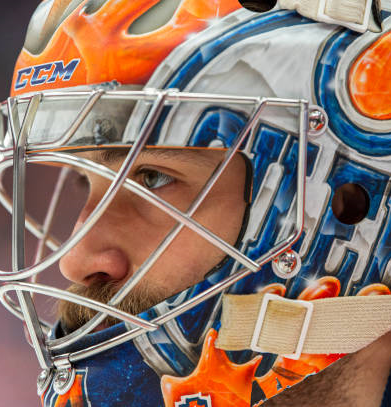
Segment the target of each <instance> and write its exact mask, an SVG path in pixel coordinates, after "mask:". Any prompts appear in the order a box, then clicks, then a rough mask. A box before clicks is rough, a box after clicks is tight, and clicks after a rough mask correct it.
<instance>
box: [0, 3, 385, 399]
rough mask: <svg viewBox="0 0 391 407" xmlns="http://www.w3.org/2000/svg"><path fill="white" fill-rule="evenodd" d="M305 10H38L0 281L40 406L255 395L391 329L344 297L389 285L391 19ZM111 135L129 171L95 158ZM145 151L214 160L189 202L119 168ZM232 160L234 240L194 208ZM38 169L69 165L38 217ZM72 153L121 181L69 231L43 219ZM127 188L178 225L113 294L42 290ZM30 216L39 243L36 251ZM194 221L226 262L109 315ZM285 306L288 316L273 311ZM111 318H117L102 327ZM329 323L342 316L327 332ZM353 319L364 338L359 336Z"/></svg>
mask: <svg viewBox="0 0 391 407" xmlns="http://www.w3.org/2000/svg"><path fill="white" fill-rule="evenodd" d="M294 3H295V5H292V4H291V2H289V1H281V2H279V4H278V5H277V6H276V7H274V8H273V9H272V10H269V11H264V9H263V6H262V4H263V3H260V6H257V5H256V3H251V4H245V6H246V7H247V8H245V7H243V6H242V5H241V4H240V3H238V2H237V1H236V0H229V1H226V0H224V1H220V0H216V1H199V0H197V1H192V0H183V1H169V0H161V1H153V2H151V1H145V0H138V1H132V2H129V1H114V0H89V1H86V0H84V1H83V0H77V1H71V2H66V1H52V0H45V1H43V2H42V3H41V4H40V5H39V7H38V9H37V11H36V12H35V14H34V15H33V17H32V20H31V23H30V25H29V28H28V32H27V39H26V42H25V45H24V48H23V50H22V52H21V54H20V56H19V59H18V61H17V63H16V68H15V73H14V77H13V82H12V88H11V97H10V98H9V99H8V101H7V102H5V103H4V104H3V105H2V112H3V116H4V118H5V120H3V123H4V126H3V127H4V131H3V132H2V137H1V140H2V144H3V146H2V150H1V154H2V160H1V162H0V166H1V171H2V173H3V172H5V170H6V169H7V168H9V167H10V166H12V164H13V177H14V186H13V196H12V199H11V198H9V196H8V195H7V191H6V188H5V186H4V185H2V188H1V195H0V196H1V201H2V203H3V205H4V206H5V207H6V208H7V209H8V210H9V211H10V212H12V213H13V221H12V222H13V223H12V225H13V239H12V241H13V259H12V271H9V270H3V271H2V272H1V274H0V280H2V281H3V282H4V284H3V286H2V287H1V289H0V292H1V300H2V303H3V304H4V306H6V307H7V309H9V310H10V311H11V312H12V313H14V314H16V315H17V316H19V317H20V318H22V319H24V320H25V322H26V326H27V328H28V332H29V337H30V340H31V342H32V344H33V345H34V348H35V351H36V354H37V357H38V360H39V363H40V365H41V367H42V369H43V370H42V373H41V375H40V376H39V378H38V394H39V396H40V397H41V400H42V404H43V405H44V406H51V407H54V406H65V405H71V406H73V405H86V406H89V405H93V406H95V405H109V406H123V405H135V406H136V405H142V406H156V405H163V404H164V405H165V406H167V407H168V406H169V407H185V406H195V405H197V406H208V407H210V406H214V407H216V406H227V405H230V406H235V407H236V406H249V405H251V406H258V405H261V404H262V403H263V402H264V401H265V400H267V399H269V398H271V397H273V396H275V395H276V394H278V393H280V392H281V391H282V390H283V389H285V388H287V387H291V386H293V385H294V384H296V383H298V382H300V381H301V380H303V379H304V378H305V377H307V376H309V375H312V374H315V373H317V372H319V371H321V370H322V369H324V368H325V367H327V366H329V365H330V364H332V363H333V362H335V361H336V360H338V359H339V358H341V357H342V356H343V355H344V354H346V353H350V352H353V351H355V350H358V349H360V348H362V347H364V346H365V345H367V344H368V343H370V342H371V341H373V340H375V339H377V338H378V337H380V336H381V335H382V334H384V333H385V332H387V330H388V329H389V327H390V322H389V321H387V322H384V321H383V320H382V319H381V318H382V317H381V316H379V318H378V319H376V320H374V321H372V320H370V321H368V320H366V319H365V320H364V319H363V317H362V315H359V317H357V318H356V319H357V323H356V325H354V326H353V325H351V326H346V325H347V324H346V320H344V319H343V315H344V312H345V311H344V310H345V308H344V304H347V302H346V301H344V300H346V299H347V300H348V301H350V300H351V299H352V301H356V298H359V301H361V303H362V304H363V306H364V308H365V307H380V306H381V305H380V304H383V303H380V302H376V301H377V300H383V298H382V297H380V296H382V295H384V294H386V295H388V294H390V289H389V287H390V284H391V283H390V276H391V262H390V257H391V253H390V251H389V250H388V248H389V247H390V244H391V236H390V230H391V224H390V222H391V220H390V213H389V211H390V172H391V171H390V156H391V147H390V146H391V143H390V141H391V126H390V118H391V112H390V103H389V96H390V90H391V89H390V80H389V77H388V76H389V74H388V71H387V69H386V67H387V58H388V55H389V53H390V52H389V51H390V47H391V36H390V33H389V26H390V24H391V19H389V18H388V14H389V13H388V11H387V10H383V11H382V14H381V19H382V20H383V21H381V28H380V25H379V24H380V20H381V19H380V14H379V15H378V14H377V13H376V7H375V5H374V6H373V8H372V7H371V2H362V3H364V4H366V6H365V7H363V8H362V10H361V9H359V10H361V13H358V14H357V15H352V14H351V11H352V10H350V11H349V12H348V13H347V14H345V13H344V12H343V10H342V11H341V10H339V9H338V7H337V9H335V8H333V7H332V6H331V5H329V3H330V2H326V5H325V6H324V10H322V9H321V8H322V7H321V6H319V10H318V9H317V10H315V11H314V10H311V9H307V8H305V7H304V6H300V4H299V5H298V6H297V4H296V3H297V2H294ZM298 3H300V2H298ZM331 3H332V2H331ZM358 3H360V4H361V2H358ZM243 4H244V3H243ZM356 6H357V5H356ZM356 6H355V7H356ZM294 7H297V10H295V9H294ZM355 10H356V9H355ZM368 28H369V29H368ZM119 148H124V149H126V151H128V150H129V152H128V153H127V155H126V158H125V160H124V162H123V164H122V165H121V168H120V169H119V170H118V172H115V171H112V170H111V169H109V168H105V167H104V166H103V165H102V164H99V163H97V162H94V161H92V160H89V159H88V158H86V157H85V156H84V155H83V152H86V151H96V150H107V149H110V150H112V149H119ZM143 149H169V150H170V151H171V150H173V149H175V150H177V149H183V150H186V151H190V150H191V151H195V152H197V151H218V152H219V153H221V154H222V156H221V157H222V159H221V161H219V162H218V163H217V165H216V168H214V170H213V172H211V174H210V177H209V178H208V180H207V182H206V184H205V185H204V186H203V188H202V189H201V190H200V191H199V194H198V196H197V197H195V199H194V201H193V202H192V204H191V205H190V207H189V208H185V209H183V208H177V207H176V206H175V205H174V204H172V203H170V202H166V201H165V200H164V199H162V198H161V197H160V196H158V195H157V194H154V193H153V191H151V190H148V189H147V188H145V186H142V185H139V184H138V183H137V182H135V181H134V180H132V179H129V178H127V175H128V173H129V171H130V170H131V168H132V166H134V164H135V162H136V160H137V158H138V157H139V155H140V153H141V151H143ZM238 154H239V155H240V157H242V158H243V160H244V161H245V163H246V175H245V181H244V186H243V189H244V199H245V206H246V207H245V210H244V214H241V219H240V231H239V232H238V236H236V241H234V242H227V241H226V240H224V239H223V238H221V237H220V235H219V233H218V232H215V231H212V230H210V228H208V227H206V226H205V225H203V224H200V223H199V222H198V221H197V220H196V217H195V216H194V214H195V212H196V211H197V208H198V207H199V206H200V205H201V204H202V202H203V201H204V200H205V199H207V196H208V194H210V193H211V190H212V188H213V186H214V185H215V184H216V182H218V180H219V179H221V177H222V176H223V175H224V172H225V171H226V169H227V166H228V165H229V163H230V162H232V160H233V159H234V157H235V156H237V155H238ZM28 163H36V164H39V163H41V164H45V167H44V168H45V171H49V168H50V167H47V165H48V164H52V165H53V164H54V165H56V166H59V165H60V166H63V167H64V168H65V170H62V171H61V172H60V176H59V180H58V183H57V187H56V191H57V192H56V194H55V195H54V197H53V199H52V200H51V205H50V206H49V208H50V209H49V211H48V214H47V217H46V219H45V220H44V222H43V224H42V225H39V224H37V223H36V222H34V221H33V219H32V218H30V217H29V216H28V214H25V200H24V188H25V172H26V165H27V164H28ZM202 163H203V161H202V160H200V164H199V165H200V166H202V165H203V164H202ZM69 166H72V167H73V168H78V169H82V170H83V171H89V172H91V173H93V174H97V175H99V176H101V177H103V178H105V179H108V180H109V181H110V184H109V187H108V190H107V193H105V194H104V196H103V197H102V198H101V200H100V201H99V202H97V204H96V207H95V208H94V209H93V210H91V212H90V213H89V215H88V216H86V217H85V218H84V219H83V222H82V223H83V225H82V226H80V227H77V228H76V229H75V231H74V232H73V234H72V235H71V236H70V237H68V238H67V239H65V240H64V241H63V242H62V243H60V242H59V239H58V238H57V237H56V236H55V235H54V232H52V231H51V229H50V225H51V224H52V223H53V222H52V221H53V219H54V218H55V217H56V210H55V207H56V202H57V201H58V200H59V196H60V195H61V188H63V185H64V179H65V178H66V176H67V168H68V167H69ZM121 187H122V188H125V189H126V190H127V191H129V192H130V193H131V194H132V195H131V196H137V197H140V198H141V199H144V200H145V201H146V202H148V203H149V204H152V205H154V206H156V207H157V208H158V209H159V210H160V211H162V212H163V213H165V214H168V215H169V216H170V217H172V218H173V219H174V220H175V223H174V228H173V229H172V230H171V231H170V232H169V233H168V234H167V235H166V236H165V237H163V240H162V241H161V243H160V244H159V246H158V247H156V249H155V250H154V251H153V252H152V253H151V254H150V255H149V256H148V258H147V259H145V261H144V262H143V263H142V264H141V265H140V267H139V269H138V270H137V271H136V272H135V273H134V274H132V275H131V276H130V277H129V278H128V279H127V281H126V282H123V284H122V285H121V287H120V288H118V291H117V292H116V294H115V295H114V297H113V298H112V299H111V300H110V301H109V303H108V304H103V303H99V302H97V301H94V300H93V299H90V298H83V297H81V296H79V295H76V294H74V293H71V292H67V291H63V290H59V289H56V288H54V287H51V286H47V285H43V284H39V283H37V282H36V276H37V275H39V274H40V273H42V272H44V271H45V270H47V269H48V267H50V266H52V265H53V264H55V263H56V262H57V261H58V260H60V259H61V258H63V257H64V256H66V255H67V253H69V252H70V251H72V250H73V249H74V248H75V247H77V245H78V244H80V242H82V241H83V239H85V238H87V237H88V234H89V233H91V230H92V228H93V227H94V225H95V224H96V223H97V222H98V221H99V219H100V217H101V216H104V214H105V211H107V210H108V208H109V206H110V204H111V203H112V202H114V200H115V196H116V194H117V193H118V191H119V190H120V188H121ZM220 204H221V208H224V205H223V204H222V203H220ZM217 205H218V204H216V208H215V210H216V211H218V210H219V206H217ZM223 215H224V216H225V217H226V219H227V220H228V219H230V217H231V216H233V215H232V214H231V213H224V214H223ZM61 219H63V217H62V216H61ZM25 224H26V227H27V228H28V230H29V231H30V232H31V233H32V234H33V235H35V236H36V237H37V238H38V239H39V241H40V245H39V248H40V250H41V251H40V253H41V254H40V255H37V256H36V257H35V260H34V261H33V262H32V264H25V261H24V233H23V229H24V225H25ZM182 228H184V229H189V230H191V231H193V232H194V233H196V234H197V235H198V236H201V237H202V239H205V240H206V241H207V242H208V243H209V244H211V245H213V247H216V248H218V250H219V251H220V253H222V254H223V256H222V257H221V258H220V260H219V261H218V262H217V264H213V265H212V267H210V269H209V270H203V272H202V275H203V276H204V275H205V277H204V278H203V279H202V281H200V282H197V283H195V284H194V285H192V286H191V287H189V288H186V289H184V290H182V291H181V292H179V293H176V294H175V295H173V296H169V298H166V299H165V300H163V301H161V302H159V303H158V304H156V305H154V306H152V307H151V308H149V309H147V310H145V311H143V312H141V313H140V314H139V315H131V314H130V313H127V312H125V311H122V310H118V309H116V305H118V304H119V303H120V302H121V301H122V300H123V299H124V298H126V297H127V295H128V293H129V292H130V291H131V290H132V289H133V288H134V287H135V286H136V285H137V283H138V282H139V281H141V280H142V278H144V277H145V276H147V275H148V271H149V270H150V269H151V267H153V264H154V263H155V262H156V261H158V259H159V257H160V256H162V253H164V251H165V250H167V248H168V247H169V245H170V244H171V243H172V242H175V239H176V238H177V235H178V233H179V232H180V231H181V230H182ZM152 232H153V231H152ZM188 244H189V245H190V244H191V243H190V242H189V243H188ZM45 245H46V246H47V247H48V249H50V253H49V254H47V255H43V249H42V247H43V246H45ZM183 250H184V251H186V250H188V247H184V248H183ZM173 278H174V276H173ZM30 280H32V281H30ZM11 291H15V292H16V294H17V296H16V299H15V298H14V299H12V297H11V296H10V292H11ZM32 293H38V294H42V295H46V296H48V295H49V296H53V297H55V298H57V299H61V300H67V301H70V302H73V303H78V304H80V305H81V306H85V307H89V308H91V309H93V310H95V311H96V312H97V313H96V315H95V316H93V317H92V319H91V320H89V321H88V322H87V323H86V324H85V325H83V326H82V327H80V328H78V329H76V330H75V331H73V332H66V327H63V326H62V325H61V323H56V324H55V325H54V326H53V327H50V326H48V324H46V323H44V322H43V321H42V320H41V318H40V316H39V315H38V314H37V313H36V310H35V307H34V302H33V299H32ZM171 294H174V292H171V293H170V295H171ZM276 295H278V296H279V297H276ZM384 298H386V297H384ZM284 299H287V300H288V299H291V300H294V302H292V303H291V302H289V301H284ZM338 299H340V300H341V301H339V302H335V300H338ZM333 304H337V306H338V307H339V309H340V318H339V321H335V308H332V306H333ZM277 306H280V307H287V308H286V310H288V311H289V312H288V314H289V315H290V316H289V318H288V320H286V319H278V318H277V319H275V322H273V321H272V319H273V318H272V316H271V314H270V309H272V308H273V307H277ZM292 307H294V309H295V310H296V311H297V312H293V311H292ZM295 307H296V308H295ZM322 307H323V308H322ZM319 309H322V310H324V311H322V312H323V314H322V312H320V311H319ZM272 311H273V309H272ZM319 313H320V314H321V315H320V317H319ZM283 314H284V312H283ZM285 314H287V313H286V312H285ZM108 315H109V316H110V317H114V318H117V319H119V320H122V321H121V322H119V323H117V324H115V325H113V326H110V327H105V328H104V329H98V328H97V327H100V326H102V325H101V324H102V323H104V321H105V318H106V317H107V316H108ZM295 315H296V316H297V318H296V316H295ZM280 317H281V315H280ZM281 318H282V317H281ZM322 318H323V319H322ZM246 320H249V321H250V322H249V323H248V324H245V323H244V322H245V321H246ZM243 321H244V322H243ZM322 321H323V322H324V321H326V322H327V324H326V322H324V324H326V325H327V326H328V327H330V324H333V323H335V324H336V325H335V327H334V325H333V327H334V328H333V329H330V331H326V332H325V330H324V329H323V330H322V326H323V325H322ZM330 321H331V322H330ZM333 321H334V322H333ZM341 321H342V322H341ZM363 321H365V322H363ZM266 322H267V323H268V324H272V325H269V326H272V328H269V331H270V330H272V331H273V332H272V334H270V335H269V334H268V329H267V323H266ZM338 322H340V324H339V325H338V324H337V323H338ZM349 322H351V321H350V320H349ZM360 322H361V324H363V323H365V324H366V326H368V325H370V326H371V327H372V329H369V331H372V333H371V335H370V336H365V335H364V334H362V336H361V337H360V332H361V331H360ZM297 324H298V325H297ZM371 324H372V325H371ZM282 325H283V326H284V328H286V329H288V328H289V326H290V325H292V329H291V331H289V332H288V331H287V330H286V329H285V330H284V331H283V332H282V331H281V332H279V331H278V327H281V326H282ZM297 326H298V328H297ZM276 330H277V331H276ZM352 331H354V332H352ZM367 331H368V329H366V332H367ZM287 332H288V333H287ZM349 332H351V337H352V338H353V337H356V338H357V337H359V339H360V340H358V341H356V342H354V341H353V340H350V337H349ZM290 334H291V336H292V337H291V338H288V339H287V337H288V336H289V335H290ZM273 335H274V336H273ZM338 335H340V336H338ZM343 335H345V336H343ZM319 337H320V338H323V342H322V341H321V342H319ZM270 338H272V339H270ZM276 338H277V339H276ZM312 338H315V339H314V340H312ZM341 338H343V339H346V338H348V340H347V341H346V340H344V341H342V339H341ZM286 339H287V340H286ZM341 342H343V344H345V345H346V343H350V344H351V347H349V346H347V347H346V346H345V347H344V345H343V344H342V343H341ZM281 343H282V345H281ZM314 343H316V345H314ZM319 343H320V344H319ZM287 372H290V374H288V373H287ZM292 372H293V373H294V374H292ZM103 401H104V402H103Z"/></svg>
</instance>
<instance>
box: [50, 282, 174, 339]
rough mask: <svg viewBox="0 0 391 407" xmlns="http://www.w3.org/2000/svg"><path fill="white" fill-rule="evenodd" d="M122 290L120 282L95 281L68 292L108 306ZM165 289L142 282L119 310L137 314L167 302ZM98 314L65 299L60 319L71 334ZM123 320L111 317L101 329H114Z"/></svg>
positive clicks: (60, 305) (106, 319)
mask: <svg viewBox="0 0 391 407" xmlns="http://www.w3.org/2000/svg"><path fill="white" fill-rule="evenodd" d="M119 289H120V285H119V284H118V282H116V281H109V282H107V281H94V282H93V283H92V284H91V285H89V286H88V287H86V286H84V285H80V284H72V285H71V286H70V287H68V289H67V291H68V292H70V293H73V294H77V295H80V296H82V297H87V298H89V299H92V300H95V301H99V302H102V303H104V304H107V303H108V302H109V301H110V300H111V298H112V297H113V296H114V295H115V294H116V293H117V291H118V290H119ZM166 294H167V293H166V291H165V290H164V289H158V288H156V287H154V288H153V289H151V288H148V286H147V284H143V283H139V284H138V285H137V286H135V287H134V288H133V289H132V291H131V292H130V293H128V294H127V296H126V297H125V298H124V299H123V300H122V301H121V302H120V303H119V304H117V305H116V306H115V308H117V309H119V310H121V311H124V312H127V313H129V314H132V315H137V314H139V313H140V312H143V311H145V310H147V309H149V308H151V307H152V306H154V305H156V304H158V303H159V302H161V301H162V300H164V299H165V298H166V297H167V295H166ZM97 313H98V312H97V311H95V310H93V309H91V308H87V307H85V306H83V305H79V304H75V303H73V302H69V301H64V300H61V301H59V303H58V309H57V316H58V318H59V319H60V321H61V326H62V328H63V331H64V333H65V334H69V333H71V332H73V331H75V330H76V329H78V328H80V327H82V326H83V325H84V324H86V323H87V322H88V321H89V320H90V319H92V318H93V317H94V316H95V315H96V314H97ZM119 322H121V320H119V319H117V318H114V317H112V316H107V317H106V318H105V320H104V321H103V323H102V325H100V326H99V328H101V329H104V328H107V327H109V326H113V325H115V324H117V323H119Z"/></svg>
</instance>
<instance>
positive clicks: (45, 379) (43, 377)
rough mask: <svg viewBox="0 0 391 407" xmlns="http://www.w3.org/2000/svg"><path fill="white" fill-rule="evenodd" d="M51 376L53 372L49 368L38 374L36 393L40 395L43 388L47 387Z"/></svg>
mask: <svg viewBox="0 0 391 407" xmlns="http://www.w3.org/2000/svg"><path fill="white" fill-rule="evenodd" d="M52 376H53V372H52V370H51V369H45V370H42V372H41V373H40V374H39V375H38V378H37V394H38V396H41V395H42V394H43V393H44V392H45V390H46V389H47V387H48V385H49V383H50V380H51V378H52Z"/></svg>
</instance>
